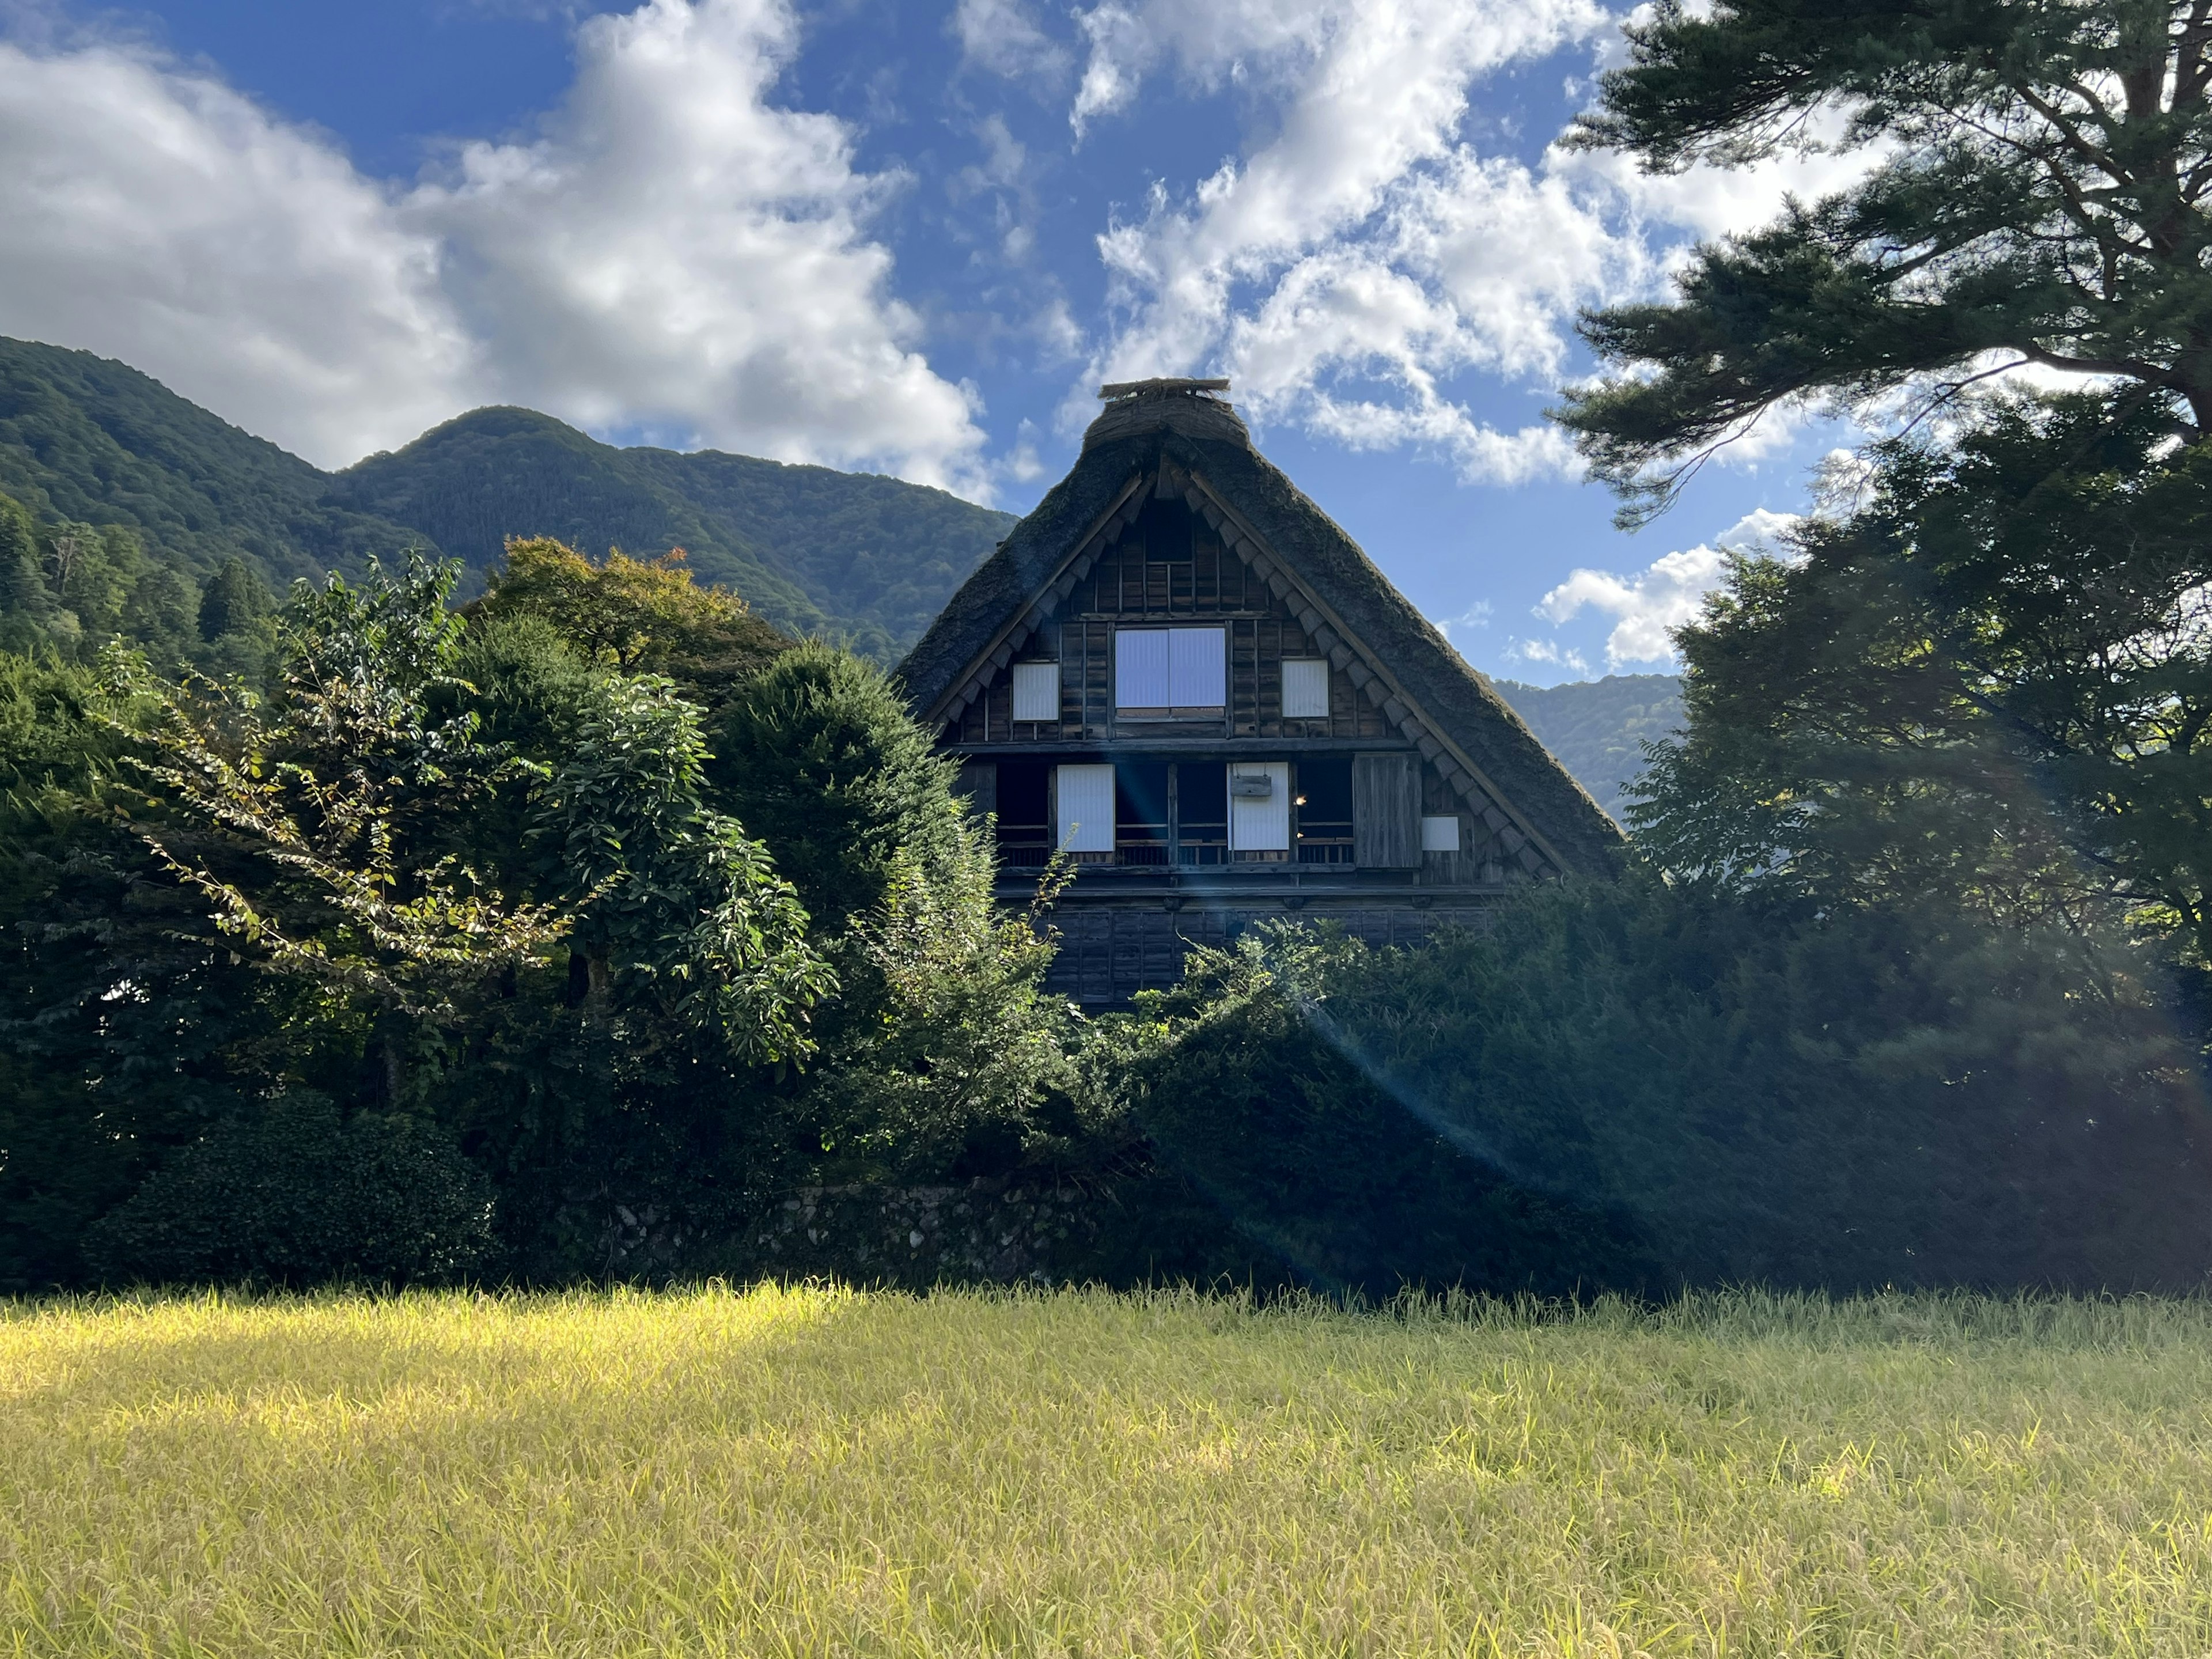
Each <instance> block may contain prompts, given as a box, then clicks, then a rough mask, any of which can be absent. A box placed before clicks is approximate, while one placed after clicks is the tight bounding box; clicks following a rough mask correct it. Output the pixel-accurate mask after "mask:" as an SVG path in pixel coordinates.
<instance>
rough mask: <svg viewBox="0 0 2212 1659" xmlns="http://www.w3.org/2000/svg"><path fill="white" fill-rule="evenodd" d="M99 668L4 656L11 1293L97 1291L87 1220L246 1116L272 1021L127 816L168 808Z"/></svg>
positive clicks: (0, 797) (5, 1127)
mask: <svg viewBox="0 0 2212 1659" xmlns="http://www.w3.org/2000/svg"><path fill="white" fill-rule="evenodd" d="M104 706H105V700H104V699H103V697H102V696H101V694H100V688H99V687H98V686H97V684H95V683H94V678H93V676H92V675H91V674H90V673H89V672H88V671H86V670H83V669H81V668H76V667H72V666H69V665H61V664H57V663H52V662H43V663H34V662H31V661H27V660H26V659H22V658H20V657H0V1290H5V1291H16V1292H20V1291H26V1290H31V1289H35V1288H38V1287H40V1286H43V1285H52V1284H70V1283H74V1282H78V1281H80V1280H81V1279H82V1276H83V1273H84V1266H83V1262H82V1256H81V1255H80V1247H81V1244H82V1239H83V1236H84V1231H85V1229H86V1227H87V1226H88V1225H89V1224H90V1223H91V1222H92V1221H93V1220H94V1218H96V1217H97V1216H99V1215H100V1213H101V1212H104V1211H105V1210H106V1209H108V1208H110V1207H112V1206H113V1205H115V1204H116V1203H118V1202H119V1201H120V1200H123V1199H124V1198H125V1197H127V1196H128V1195H129V1194H130V1193H131V1190H132V1188H134V1187H135V1186H136V1185H137V1183H138V1182H140V1181H141V1180H143V1178H144V1176H146V1174H147V1173H148V1171H149V1170H151V1169H153V1168H155V1167H158V1166H159V1164H160V1163H161V1160H162V1159H163V1158H165V1157H166V1156H167V1153H168V1152H169V1151H170V1150H171V1149H172V1148H173V1147H175V1146H180V1145H184V1144H187V1143H189V1142H190V1141H191V1140H192V1139H194V1138H196V1137H197V1135H198V1134H199V1133H201V1132H202V1131H203V1130H204V1128H205V1127H206V1125H207V1124H208V1123H209V1122H210V1121H212V1120H214V1119H215V1118H216V1117H219V1116H221V1115H223V1114H224V1113H226V1112H228V1111H231V1110H233V1109H235V1108H236V1106H237V1103H238V1096H237V1093H236V1091H235V1088H234V1083H233V1079H232V1076H231V1073H230V1067H229V1064H228V1059H227V1056H228V1055H230V1054H240V1053H247V1052H251V1051H252V1050H254V1049H256V1048H259V1047H261V1046H263V1045H264V1044H266V1043H267V1042H268V1041H269V1039H270V1022H271V1018H272V1011H270V1010H269V1009H267V1008H266V1007H265V1006H263V1005H262V1004H261V1003H259V1002H258V1000H257V998H256V995H255V992H256V990H257V987H256V986H255V984H254V982H253V975H252V970H251V969H247V968H246V967H244V966H243V965H241V964H240V962H239V960H238V959H237V957H234V955H233V954H232V953H231V952H230V951H228V949H227V948H226V947H224V946H223V945H222V944H221V943H220V942H219V941H218V939H216V932H215V928H214V927H213V924H212V923H211V922H210V920H209V919H208V917H207V915H206V914H205V912H204V909H203V908H201V907H198V906H196V905H195V904H193V903H192V902H191V901H190V900H189V899H187V898H186V897H185V896H184V895H183V894H181V893H179V891H177V890H176V889H174V888H173V887H172V886H169V885H167V884H164V883H161V882H160V881H158V880H156V879H155V878H154V876H155V872H154V871H153V869H152V867H151V864H150V860H149V859H148V858H147V857H146V854H145V849H144V848H143V846H142V845H141V844H140V843H139V842H138V840H137V836H135V835H132V834H131V833H130V831H129V829H127V827H126V826H125V824H123V823H119V822H118V817H119V815H120V814H121V813H123V812H125V811H138V812H141V813H146V812H148V811H149V809H150V807H151V805H152V804H151V803H150V802H149V801H148V800H147V799H146V797H145V795H144V793H143V791H142V790H138V789H135V788H133V787H131V784H130V781H129V780H128V779H127V778H125V777H123V776H119V775H118V763H119V761H120V758H121V756H122V753H123V751H124V749H125V744H124V743H123V741H122V739H121V738H120V735H119V734H118V732H116V731H115V730H114V728H113V727H112V726H109V725H108V724H106V721H104V720H102V719H101V718H100V715H101V714H102V712H103V709H104Z"/></svg>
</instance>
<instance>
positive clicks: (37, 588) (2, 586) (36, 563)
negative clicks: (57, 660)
mask: <svg viewBox="0 0 2212 1659" xmlns="http://www.w3.org/2000/svg"><path fill="white" fill-rule="evenodd" d="M39 567H40V559H39V536H38V526H36V524H35V523H33V520H32V518H31V514H30V513H29V512H28V510H27V509H26V508H25V507H23V505H22V503H21V502H20V501H15V500H13V499H12V498H10V497H9V496H6V495H0V645H5V646H6V647H8V648H9V649H13V650H18V651H21V650H25V649H27V648H29V647H33V646H35V645H38V644H40V643H42V642H45V641H47V640H49V638H50V637H51V635H52V630H53V626H54V621H55V606H54V599H53V594H52V592H50V591H49V590H48V588H47V586H46V575H45V573H44V572H43V571H41V570H40V568H39Z"/></svg>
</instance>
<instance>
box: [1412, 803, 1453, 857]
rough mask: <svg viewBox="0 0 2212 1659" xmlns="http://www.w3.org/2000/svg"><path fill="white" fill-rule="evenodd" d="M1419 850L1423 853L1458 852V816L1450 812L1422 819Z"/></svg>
mask: <svg viewBox="0 0 2212 1659" xmlns="http://www.w3.org/2000/svg"><path fill="white" fill-rule="evenodd" d="M1421 850H1422V851H1423V852H1424V853H1456V852H1458V851H1459V815H1458V814H1457V813H1456V812H1452V813H1444V814H1439V815H1437V816H1434V817H1425V818H1423V819H1422V820H1421Z"/></svg>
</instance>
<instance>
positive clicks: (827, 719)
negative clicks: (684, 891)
mask: <svg viewBox="0 0 2212 1659" xmlns="http://www.w3.org/2000/svg"><path fill="white" fill-rule="evenodd" d="M954 770H955V768H954V766H953V764H952V763H950V762H948V761H946V760H945V758H944V757H941V756H939V754H938V753H937V752H936V750H935V746H934V745H933V744H932V743H931V742H930V739H929V734H928V733H927V732H924V731H923V730H922V729H921V727H920V726H917V725H915V721H914V718H913V716H912V715H910V714H908V712H907V709H906V706H905V704H904V702H902V700H901V699H900V697H899V695H898V692H897V690H896V688H895V687H894V686H893V685H892V684H891V683H890V680H889V679H888V678H885V677H884V672H883V671H882V670H881V669H879V668H878V667H876V666H875V665H873V664H872V663H868V662H864V661H862V660H861V659H859V658H857V657H854V656H851V655H848V653H844V652H842V651H839V650H836V648H834V647H829V646H826V645H820V644H807V645H803V646H801V647H799V648H798V649H796V650H793V651H791V652H788V653H785V654H784V655H782V656H781V657H779V658H778V659H776V660H775V662H774V663H772V664H770V665H769V667H768V668H766V669H765V670H763V671H762V672H761V673H760V674H759V675H758V676H757V678H754V679H753V680H751V681H750V682H749V683H748V684H746V685H745V687H744V690H743V692H742V694H741V695H740V696H738V700H737V701H736V702H734V703H733V704H732V706H731V708H729V710H728V711H727V713H726V714H725V715H724V716H723V718H722V720H721V721H720V725H719V726H718V727H717V729H716V731H715V732H714V760H713V761H712V763H710V765H709V767H708V779H709V781H711V783H712V784H713V786H714V790H715V792H716V794H717V797H718V798H719V799H720V800H721V801H722V802H723V803H724V804H725V805H726V806H727V807H728V809H729V810H730V811H732V812H733V813H735V814H736V815H737V817H738V818H739V819H740V820H741V821H742V822H743V823H744V824H745V826H746V828H747V829H750V831H751V833H753V834H754V835H756V836H759V837H760V838H761V839H762V840H763V841H764V842H767V843H768V845H769V848H770V849H771V850H773V852H774V853H775V860H776V867H777V868H778V869H780V870H781V872H783V873H784V875H785V876H786V877H787V878H788V879H789V880H790V881H791V883H792V884H793V886H795V887H796V888H798V890H799V896H800V898H801V899H802V900H803V901H804V902H805V905H806V908H807V909H808V911H809V912H810V913H811V915H813V917H814V919H815V926H816V928H817V932H820V931H823V930H829V931H842V927H843V924H844V922H845V920H846V919H847V918H848V917H850V916H854V915H864V914H868V913H872V912H874V911H876V910H877V909H878V908H880V907H881V906H882V905H883V904H884V902H885V901H886V900H887V899H888V898H889V896H890V891H891V884H892V873H893V869H894V866H895V865H896V862H897V860H899V858H900V856H901V854H905V855H907V856H908V857H909V858H910V859H911V860H914V861H915V866H916V867H917V868H919V869H920V870H921V871H922V872H925V874H926V875H927V877H929V878H937V877H939V876H940V875H942V874H944V873H945V872H948V871H949V870H950V869H951V866H952V863H953V861H954V860H956V859H957V856H958V854H959V851H960V848H961V847H962V845H963V842H962V839H961V824H962V821H963V819H962V814H963V808H962V806H961V804H960V801H959V799H958V798H957V797H956V796H955V795H954V794H953V793H952V775H953V772H954Z"/></svg>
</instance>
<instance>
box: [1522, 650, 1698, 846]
mask: <svg viewBox="0 0 2212 1659" xmlns="http://www.w3.org/2000/svg"><path fill="white" fill-rule="evenodd" d="M1491 684H1492V687H1493V688H1494V689H1495V690H1497V692H1498V696H1501V697H1503V698H1504V699H1505V701H1506V702H1509V703H1510V704H1512V705H1513V712H1514V713H1515V714H1518V715H1520V716H1521V718H1522V720H1526V721H1527V722H1528V729H1529V730H1530V731H1531V732H1534V733H1535V734H1536V738H1537V740H1538V741H1539V742H1541V744H1543V745H1544V747H1545V748H1547V749H1548V750H1551V751H1552V754H1553V757H1555V758H1556V759H1557V760H1558V761H1559V764H1560V765H1562V766H1564V767H1565V768H1566V769H1567V770H1568V771H1569V772H1571V773H1572V774H1573V775H1574V779H1575V781H1576V782H1577V783H1579V784H1581V785H1582V787H1583V788H1585V789H1587V790H1589V792H1590V793H1591V795H1592V796H1593V797H1595V799H1596V801H1597V804H1598V805H1600V806H1602V807H1603V808H1605V810H1606V811H1607V812H1610V813H1611V814H1612V815H1613V817H1615V818H1616V819H1625V818H1626V817H1627V811H1628V783H1629V781H1630V780H1631V779H1632V778H1634V777H1635V776H1636V775H1637V774H1638V773H1639V772H1641V771H1642V770H1643V769H1644V744H1647V743H1657V742H1659V741H1660V740H1661V739H1662V738H1667V737H1669V736H1671V735H1672V734H1673V733H1674V732H1675V731H1676V730H1677V729H1678V728H1680V726H1681V724H1682V682H1681V680H1680V678H1679V677H1678V676H1676V675H1673V674H1608V675H1607V676H1606V677H1605V678H1603V679H1601V680H1571V681H1569V682H1568V683H1567V684H1564V685H1523V684H1521V683H1520V682H1519V681H1517V680H1492V682H1491Z"/></svg>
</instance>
